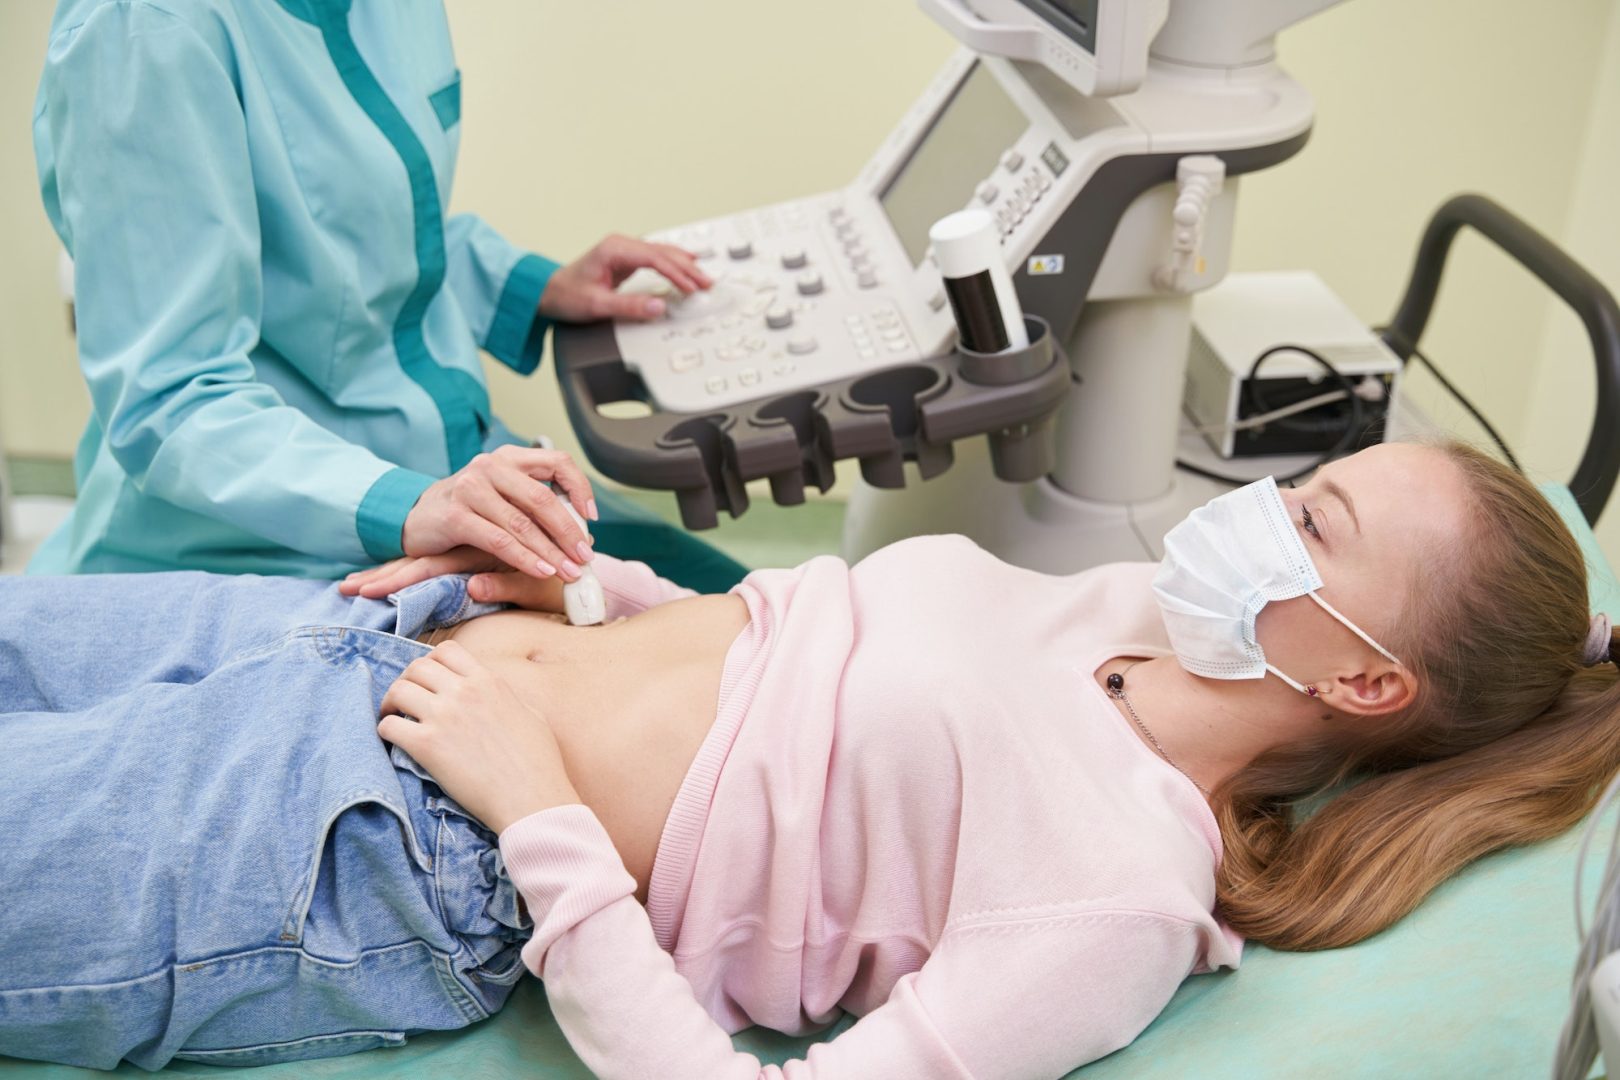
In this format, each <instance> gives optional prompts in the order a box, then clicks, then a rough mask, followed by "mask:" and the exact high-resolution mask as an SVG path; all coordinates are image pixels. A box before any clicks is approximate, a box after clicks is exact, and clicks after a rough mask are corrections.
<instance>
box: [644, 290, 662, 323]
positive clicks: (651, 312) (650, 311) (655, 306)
mask: <svg viewBox="0 0 1620 1080" xmlns="http://www.w3.org/2000/svg"><path fill="white" fill-rule="evenodd" d="M646 310H647V317H648V318H650V319H656V318H658V316H660V315H662V314H663V313H664V302H663V301H662V300H660V299H658V298H657V297H656V296H655V297H653V298H652V299H651V300H648V301H647V305H646Z"/></svg>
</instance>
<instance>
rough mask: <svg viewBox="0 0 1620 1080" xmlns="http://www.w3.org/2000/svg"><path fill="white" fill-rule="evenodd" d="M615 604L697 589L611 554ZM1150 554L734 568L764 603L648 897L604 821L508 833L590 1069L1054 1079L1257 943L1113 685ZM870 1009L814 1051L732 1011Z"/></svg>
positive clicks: (953, 539)
mask: <svg viewBox="0 0 1620 1080" xmlns="http://www.w3.org/2000/svg"><path fill="white" fill-rule="evenodd" d="M595 565H596V567H597V574H598V576H599V577H600V578H601V579H602V582H603V584H604V586H605V588H606V590H607V592H608V595H609V611H608V614H609V617H615V616H617V615H621V614H630V613H633V612H636V611H640V610H643V609H645V608H647V607H650V606H652V605H655V604H659V603H663V602H665V601H667V600H671V599H675V598H677V597H679V596H683V595H687V594H686V593H685V592H684V591H683V590H681V589H679V588H677V587H676V586H673V585H671V584H670V583H668V582H666V581H663V580H661V579H659V578H657V577H655V576H654V575H653V574H652V572H651V571H650V570H648V569H647V567H645V566H643V565H640V564H635V563H620V562H617V561H615V560H611V559H608V558H605V557H602V558H598V560H597V562H596V564H595ZM1153 571H1154V566H1153V565H1152V564H1147V563H1142V564H1135V563H1130V564H1126V563H1122V564H1116V565H1113V566H1104V567H1099V568H1097V569H1095V570H1090V571H1086V572H1084V573H1080V574H1075V575H1073V576H1071V577H1051V576H1047V575H1044V574H1037V573H1034V572H1031V571H1028V570H1021V569H1018V568H1017V567H1013V566H1009V565H1007V564H1006V563H1003V562H1001V561H999V560H997V559H996V558H995V557H993V556H992V555H990V554H988V553H986V552H985V551H983V550H981V549H979V548H978V547H976V546H975V545H974V544H973V543H972V542H970V541H968V540H966V539H964V538H962V537H958V536H932V537H922V538H919V539H915V540H907V541H905V542H902V543H899V544H895V545H893V546H891V547H888V548H885V549H883V550H882V551H879V552H877V553H876V554H874V555H872V556H871V557H869V558H867V559H865V560H863V561H862V562H860V563H859V564H857V565H856V566H854V567H849V566H846V565H845V564H844V563H843V562H842V561H840V560H838V559H834V558H830V557H823V558H817V559H812V560H811V561H810V562H807V563H805V564H804V565H803V566H800V567H798V568H797V569H793V570H761V571H756V572H755V573H752V574H750V575H749V576H748V578H747V579H746V580H745V581H743V582H742V583H741V584H740V585H738V586H737V588H736V590H735V591H736V592H737V593H738V594H739V595H740V596H742V598H743V599H744V600H745V601H747V603H748V610H749V613H750V615H751V622H750V624H749V626H748V627H747V629H745V630H744V631H743V632H742V634H741V635H740V636H739V637H738V639H737V641H736V642H735V643H734V644H733V645H732V647H731V650H730V652H729V653H728V655H727V657H726V663H725V674H724V677H723V682H722V686H721V694H720V707H719V711H718V714H717V716H716V719H715V723H714V727H713V729H712V730H711V731H710V733H709V735H708V737H707V738H706V739H705V741H704V743H703V745H702V747H701V748H700V749H699V751H698V754H697V757H696V759H695V760H694V761H693V763H692V767H691V769H690V770H689V771H688V773H687V776H686V779H685V781H684V783H683V785H682V787H681V790H680V793H679V795H678V796H677V797H676V800H675V804H674V806H673V807H672V808H671V810H670V814H669V818H668V820H667V822H666V823H665V825H664V831H663V835H662V838H661V839H660V842H659V846H658V854H657V858H656V861H655V863H654V866H653V872H652V883H651V888H650V895H649V897H648V903H647V907H646V908H645V909H643V908H642V907H641V905H639V904H638V903H636V901H635V899H634V898H633V893H634V891H635V882H634V880H633V879H632V878H631V877H630V875H629V874H628V873H627V872H626V871H625V869H624V866H623V864H622V862H621V861H620V859H619V856H618V854H617V852H616V851H615V850H614V848H613V846H612V844H611V843H610V842H609V840H608V836H607V833H606V832H605V831H604V830H603V828H602V826H601V825H600V823H599V822H598V821H597V820H596V818H595V816H594V815H593V814H592V813H591V812H590V811H589V810H588V809H586V808H585V807H583V806H579V805H572V806H560V807H555V808H553V809H550V810H545V811H542V812H540V813H537V814H533V815H531V816H529V817H527V818H525V819H523V820H522V821H519V822H517V823H516V824H514V825H512V826H511V827H510V828H508V829H507V830H506V831H505V832H504V833H502V834H501V839H500V844H501V852H502V855H503V857H504V859H505V862H506V866H507V869H508V871H509V872H510V873H511V875H512V879H513V881H514V882H515V883H516V884H517V886H518V888H519V890H520V891H521V892H522V893H523V896H524V898H525V900H526V901H527V903H528V907H529V911H530V914H531V915H532V916H533V917H534V920H535V934H534V937H533V939H532V940H531V941H530V942H529V943H528V945H527V946H526V947H525V948H524V952H523V956H524V960H525V961H526V962H527V964H528V966H529V968H530V969H531V970H532V971H533V972H534V973H535V974H536V975H539V976H540V977H541V978H543V979H544V980H545V983H546V993H547V996H548V998H549V1000H550V1002H551V1008H552V1011H553V1013H554V1014H555V1016H556V1018H557V1022H558V1024H559V1025H560V1026H561V1027H562V1029H563V1031H564V1033H565V1034H566V1035H567V1036H568V1040H569V1042H570V1043H571V1044H572V1045H573V1047H574V1049H575V1050H576V1051H577V1052H578V1053H579V1055H580V1057H581V1058H582V1059H583V1060H584V1062H585V1064H586V1065H588V1066H589V1067H590V1068H591V1069H592V1070H593V1071H594V1072H595V1073H596V1074H597V1075H599V1076H603V1077H609V1078H614V1077H625V1078H633V1080H644V1078H648V1077H660V1078H670V1080H686V1078H690V1080H711V1078H738V1080H743V1078H753V1077H790V1078H802V1080H810V1078H815V1080H835V1078H854V1077H882V1078H884V1080H898V1078H902V1077H919V1078H922V1077H926V1078H929V1080H938V1078H946V1077H963V1078H966V1077H974V1078H983V1077H1009V1078H1012V1077H1029V1078H1040V1080H1045V1078H1050V1077H1055V1076H1059V1075H1061V1074H1063V1073H1064V1072H1067V1071H1068V1070H1070V1069H1072V1068H1074V1067H1075V1066H1077V1065H1080V1064H1082V1063H1084V1062H1087V1061H1090V1060H1092V1059H1094V1058H1098V1057H1101V1056H1103V1055H1104V1054H1107V1053H1109V1052H1111V1051H1113V1050H1115V1049H1117V1048H1119V1047H1121V1046H1124V1045H1125V1044H1127V1043H1129V1042H1130V1041H1131V1040H1132V1039H1134V1038H1135V1037H1136V1035H1137V1034H1138V1033H1139V1032H1141V1030H1142V1029H1143V1028H1144V1027H1146V1026H1147V1024H1148V1023H1149V1022H1150V1021H1151V1020H1152V1019H1153V1018H1154V1016H1156V1015H1157V1014H1158V1013H1159V1011H1160V1010H1161V1009H1162V1008H1163V1007H1164V1005H1165V1003H1166V1002H1167V1001H1169V999H1170V996H1171V994H1172V993H1174V992H1175V989H1176V987H1177V986H1178V985H1179V984H1180V983H1181V981H1182V979H1183V978H1185V977H1186V976H1187V975H1188V974H1189V973H1190V972H1193V971H1200V970H1207V969H1209V968H1212V967H1217V966H1236V964H1237V962H1238V956H1239V952H1240V949H1241V941H1240V939H1238V938H1237V937H1236V935H1234V934H1232V933H1231V932H1230V931H1229V930H1227V929H1225V928H1224V927H1223V926H1221V924H1219V923H1218V922H1217V920H1216V919H1215V918H1214V917H1213V916H1212V914H1211V910H1212V908H1213V905H1214V898H1215V882H1214V874H1215V868H1216V865H1217V862H1218V860H1219V859H1220V851H1221V848H1220V836H1219V833H1218V831H1217V829H1216V825H1215V819H1214V817H1213V815H1212V814H1211V813H1210V811H1209V808H1208V806H1207V805H1206V804H1205V802H1204V800H1203V798H1202V796H1201V795H1200V794H1199V792H1198V789H1197V788H1195V787H1194V786H1193V785H1192V783H1191V782H1190V781H1189V780H1187V778H1186V777H1184V776H1182V774H1181V773H1179V772H1177V771H1176V770H1175V769H1174V768H1172V767H1171V766H1170V765H1168V764H1167V763H1165V762H1164V761H1163V760H1161V759H1160V758H1159V757H1157V756H1156V755H1155V754H1154V753H1153V752H1152V751H1151V750H1150V749H1148V748H1147V747H1146V746H1145V745H1144V744H1143V743H1142V742H1141V741H1140V740H1139V739H1138V738H1137V737H1136V735H1135V733H1134V732H1133V731H1132V729H1131V728H1130V726H1129V724H1128V722H1127V721H1125V720H1123V719H1122V718H1121V716H1120V715H1119V713H1118V711H1117V710H1116V709H1115V707H1114V705H1113V703H1112V702H1111V701H1110V700H1109V699H1108V697H1107V695H1106V694H1105V693H1104V692H1103V690H1102V688H1101V687H1099V686H1098V685H1097V683H1096V680H1095V679H1094V678H1093V672H1094V671H1095V670H1096V668H1097V666H1098V665H1099V664H1101V663H1102V662H1103V661H1104V660H1106V659H1107V658H1109V657H1112V656H1117V655H1131V654H1135V655H1159V654H1162V653H1164V652H1165V651H1167V643H1166V639H1165V636H1164V630H1163V627H1162V625H1161V624H1160V622H1159V617H1158V611H1157V608H1156V606H1155V605H1154V602H1153V597H1152V594H1151V592H1150V590H1149V582H1150V580H1151V578H1152V575H1153ZM845 1011H848V1012H851V1013H854V1014H856V1015H858V1016H860V1017H861V1019H860V1020H859V1022H857V1023H856V1024H855V1025H854V1026H853V1027H851V1028H850V1029H849V1030H848V1031H846V1032H844V1033H843V1034H841V1035H839V1036H838V1037H837V1038H835V1039H833V1040H832V1041H830V1042H827V1043H824V1044H820V1045H817V1046H814V1047H813V1048H812V1049H811V1050H810V1052H809V1054H808V1056H807V1057H806V1059H805V1060H803V1061H794V1062H790V1063H788V1064H787V1065H786V1066H784V1067H781V1068H778V1067H777V1066H774V1065H771V1066H761V1064H760V1062H759V1060H758V1059H757V1058H755V1057H753V1056H752V1055H750V1054H744V1053H739V1052H737V1051H735V1050H733V1049H732V1045H731V1041H730V1039H729V1038H728V1035H727V1033H729V1032H734V1031H738V1030H740V1029H742V1028H744V1027H747V1026H749V1025H751V1024H764V1025H766V1026H767V1027H771V1028H775V1029H777V1030H780V1031H784V1032H788V1033H790V1034H804V1033H808V1032H813V1031H816V1030H818V1029H820V1028H823V1027H826V1026H827V1025H829V1024H831V1023H833V1022H834V1021H836V1020H837V1019H838V1018H839V1016H840V1015H841V1014H842V1013H843V1012H845Z"/></svg>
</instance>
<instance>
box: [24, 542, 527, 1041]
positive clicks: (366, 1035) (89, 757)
mask: <svg viewBox="0 0 1620 1080" xmlns="http://www.w3.org/2000/svg"><path fill="white" fill-rule="evenodd" d="M488 610H492V609H491V608H490V607H489V606H487V605H477V604H475V603H473V602H471V601H469V599H468V597H467V592H466V581H465V579H463V578H460V577H443V578H436V579H433V580H431V581H426V582H423V583H421V584H420V585H416V586H413V587H412V588H409V589H406V590H404V591H403V592H401V593H399V594H397V595H396V596H394V597H391V598H390V599H389V600H388V601H373V600H361V599H348V598H345V597H341V596H339V595H338V594H337V591H336V589H335V588H334V587H333V586H331V585H330V584H327V583H320V582H310V581H300V580H295V579H288V578H256V577H216V576H211V575H206V574H193V573H169V574H139V575H114V576H105V577H75V578H0V1054H8V1055H12V1056H15V1057H23V1058H37V1059H43V1060H49V1061H58V1062H65V1063H69V1064H75V1065H87V1066H93V1067H98V1068H110V1067H112V1066H113V1065H115V1064H117V1063H118V1062H119V1061H120V1060H129V1061H132V1062H134V1063H135V1064H137V1065H140V1066H142V1067H144V1068H149V1069H156V1068H160V1067H162V1066H163V1065H164V1064H165V1063H166V1062H168V1061H169V1060H170V1059H171V1058H176V1057H179V1058H188V1059H193V1060H199V1061H209V1062H216V1063H220V1064H231V1065H255V1064H263V1063H267V1062H274V1061H288V1060H296V1059H299V1058H306V1057H317V1056H325V1055H331V1054H342V1053H349V1052H352V1051H356V1050H362V1049H367V1048H369V1047H374V1046H384V1045H390V1044H398V1043H401V1042H403V1041H404V1040H405V1037H406V1036H407V1035H408V1034H411V1033H413V1032H419V1031H424V1030H434V1029H444V1028H456V1027H462V1026H464V1025H467V1024H470V1023H473V1022H475V1021H478V1020H481V1019H483V1018H485V1017H487V1016H489V1015H490V1014H491V1013H492V1012H493V1011H495V1010H496V1009H499V1008H500V1007H501V1005H502V1004H503V1003H504V1001H505V1000H506V997H507V995H508V994H509V993H510V991H511V989H512V986H513V985H514V984H515V983H516V981H517V979H518V978H519V976H520V975H521V974H522V972H523V966H522V962H521V959H520V957H519V949H520V947H521V945H522V942H523V941H524V939H525V938H527V936H528V933H529V925H528V922H527V919H526V918H524V917H523V916H522V915H521V913H520V909H519V906H518V896H517V892H516V890H515V889H514V888H513V886H512V884H511V881H510V879H509V878H508V877H507V876H506V873H505V870H504V868H503V867H502V865H501V859H500V853H499V851H498V849H497V848H496V847H495V845H494V837H493V836H492V835H491V834H490V833H489V832H488V831H486V830H485V829H484V828H483V827H482V826H481V825H480V824H478V823H477V822H476V821H474V820H472V819H471V818H469V817H468V815H467V814H466V813H465V812H464V811H463V810H462V809H461V808H460V807H459V806H457V805H456V804H455V802H454V801H452V800H451V799H450V798H448V797H447V796H446V795H445V794H444V792H442V791H441V790H440V789H439V788H438V787H437V785H435V784H434V783H433V781H432V779H431V778H430V777H428V776H427V774H426V773H425V772H423V770H422V769H421V768H420V767H419V766H417V765H416V763H415V762H413V761H412V760H411V759H410V757H409V756H408V755H406V754H405V753H404V752H403V751H399V750H391V749H390V748H389V747H388V746H387V745H386V744H384V743H383V742H382V741H381V740H380V739H379V738H378V737H377V734H376V722H377V711H378V708H379V705H380V703H381V700H382V695H383V692H384V691H385V690H386V689H387V688H388V686H389V684H390V683H392V682H393V681H394V679H395V678H396V677H397V676H398V675H399V673H400V671H401V670H402V669H403V668H404V666H405V665H406V664H408V663H409V662H410V661H411V660H413V659H415V658H416V657H418V656H420V655H422V654H423V653H425V652H426V651H427V649H426V647H425V646H423V645H420V644H418V643H417V642H416V641H414V640H412V635H415V634H419V633H421V632H422V631H423V630H426V629H430V628H433V627H435V626H443V625H450V624H453V623H456V622H459V621H461V620H463V619H466V618H469V617H471V616H473V615H477V614H482V613H484V612H485V611H488Z"/></svg>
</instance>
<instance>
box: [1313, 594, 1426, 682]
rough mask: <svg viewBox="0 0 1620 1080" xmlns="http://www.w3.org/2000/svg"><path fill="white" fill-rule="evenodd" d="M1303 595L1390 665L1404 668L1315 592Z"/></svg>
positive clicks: (1370, 637)
mask: <svg viewBox="0 0 1620 1080" xmlns="http://www.w3.org/2000/svg"><path fill="white" fill-rule="evenodd" d="M1305 595H1307V596H1309V597H1310V598H1311V599H1312V600H1315V601H1316V603H1317V604H1318V605H1319V606H1320V607H1321V608H1322V610H1323V611H1325V612H1327V613H1328V614H1329V615H1331V616H1333V617H1334V618H1335V619H1338V620H1339V621H1340V622H1341V623H1343V624H1344V625H1345V626H1347V627H1349V628H1350V632H1351V633H1352V634H1355V635H1356V637H1358V638H1360V639H1361V640H1362V641H1365V642H1366V643H1367V644H1368V645H1371V646H1372V647H1373V648H1375V649H1377V650H1378V651H1379V652H1380V653H1382V654H1383V655H1384V659H1385V660H1388V661H1389V662H1390V663H1392V664H1396V665H1399V666H1400V667H1403V668H1404V667H1405V666H1406V665H1405V664H1402V663H1401V662H1400V660H1399V659H1397V658H1396V656H1395V654H1394V653H1392V652H1390V651H1389V650H1388V649H1386V648H1384V647H1383V646H1382V645H1380V644H1378V642H1376V641H1374V640H1373V639H1372V636H1371V635H1370V634H1368V633H1367V632H1366V631H1365V630H1363V629H1362V628H1361V627H1359V626H1357V625H1356V624H1355V623H1353V622H1351V621H1350V620H1349V619H1347V618H1345V617H1344V616H1343V615H1341V614H1340V613H1339V610H1338V608H1335V607H1334V606H1333V605H1332V604H1330V603H1328V602H1327V601H1326V600H1324V599H1322V598H1321V597H1320V596H1318V595H1316V593H1315V591H1312V592H1309V593H1306V594H1305Z"/></svg>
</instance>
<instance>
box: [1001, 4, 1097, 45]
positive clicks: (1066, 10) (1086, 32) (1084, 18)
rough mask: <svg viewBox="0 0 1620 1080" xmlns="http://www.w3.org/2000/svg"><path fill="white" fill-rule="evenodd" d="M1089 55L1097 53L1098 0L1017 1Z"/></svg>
mask: <svg viewBox="0 0 1620 1080" xmlns="http://www.w3.org/2000/svg"><path fill="white" fill-rule="evenodd" d="M1019 2H1020V3H1022V4H1023V5H1024V6H1025V7H1027V8H1029V9H1030V10H1031V11H1033V12H1034V13H1035V14H1037V15H1039V16H1040V17H1041V18H1043V19H1045V20H1046V21H1047V22H1049V23H1051V24H1052V26H1054V27H1056V28H1057V29H1058V30H1059V31H1060V32H1061V33H1062V34H1063V35H1064V36H1066V37H1067V38H1069V39H1070V40H1071V41H1073V42H1074V43H1075V44H1076V45H1079V46H1080V47H1081V48H1082V49H1084V50H1086V52H1089V53H1095V52H1096V51H1097V8H1098V6H1099V5H1098V0H1019Z"/></svg>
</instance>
